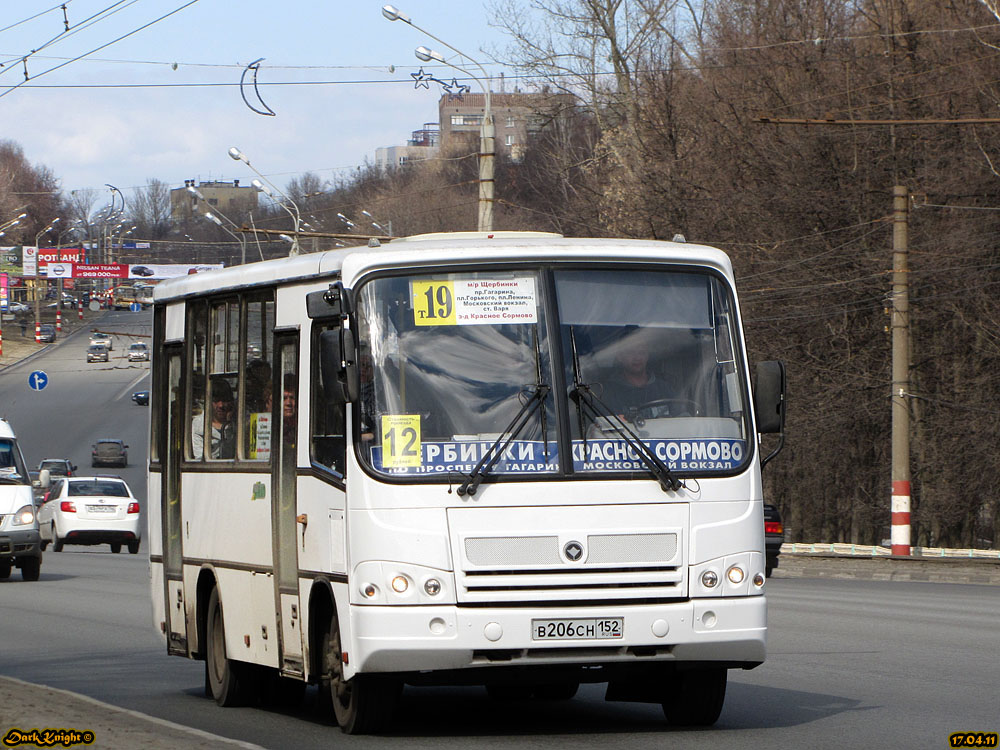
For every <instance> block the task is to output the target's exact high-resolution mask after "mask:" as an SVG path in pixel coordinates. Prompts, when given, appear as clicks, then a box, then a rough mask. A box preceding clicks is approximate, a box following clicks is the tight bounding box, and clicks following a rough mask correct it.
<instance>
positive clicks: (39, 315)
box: [31, 219, 59, 344]
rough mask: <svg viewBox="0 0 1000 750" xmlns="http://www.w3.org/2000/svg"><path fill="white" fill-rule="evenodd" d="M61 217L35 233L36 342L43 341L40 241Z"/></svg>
mask: <svg viewBox="0 0 1000 750" xmlns="http://www.w3.org/2000/svg"><path fill="white" fill-rule="evenodd" d="M58 221H59V219H53V220H52V221H50V222H49V223H48V225H47V226H46V227H45V229H43V230H42V231H41V232H39V233H38V234H36V235H35V254H36V265H35V278H34V280H33V282H32V285H31V291H32V292H34V296H35V343H36V344H40V343H42V309H41V308H42V305H41V300H39V299H38V287H39V284H38V271H39V270H40V269H39V268H38V265H37V254H38V243H39V242H41V241H42V235H43V234H46V233H47V232H51V231H52V229H53V228H54V227H55V225H56V223H57V222H58ZM48 288H49V285H48V280H46V283H45V289H46V290H48Z"/></svg>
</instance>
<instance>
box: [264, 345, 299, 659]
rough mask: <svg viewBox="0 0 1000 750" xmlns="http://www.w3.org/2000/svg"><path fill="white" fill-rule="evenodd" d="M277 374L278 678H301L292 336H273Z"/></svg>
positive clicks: (273, 511) (273, 509)
mask: <svg viewBox="0 0 1000 750" xmlns="http://www.w3.org/2000/svg"><path fill="white" fill-rule="evenodd" d="M275 351H276V352H277V355H278V356H277V357H276V358H275V359H276V367H277V372H276V373H275V375H276V377H275V379H274V398H273V401H274V404H275V408H274V410H273V412H272V414H273V417H272V418H273V420H274V423H276V424H277V427H278V429H277V430H276V431H275V432H276V434H275V435H274V436H273V437H272V446H273V448H274V449H272V451H271V461H272V464H271V466H272V471H271V520H272V529H273V540H272V544H273V547H274V582H275V583H274V585H275V596H276V604H277V615H278V622H279V623H280V627H279V632H280V638H281V672H282V674H286V675H302V674H303V673H304V670H303V665H302V641H303V636H302V619H301V617H300V614H301V610H300V607H299V566H298V522H297V518H296V493H295V485H296V481H297V480H296V463H297V462H296V444H297V442H298V440H297V437H296V435H297V432H298V414H299V392H298V387H299V375H298V373H299V368H298V336H297V334H279V333H278V332H275Z"/></svg>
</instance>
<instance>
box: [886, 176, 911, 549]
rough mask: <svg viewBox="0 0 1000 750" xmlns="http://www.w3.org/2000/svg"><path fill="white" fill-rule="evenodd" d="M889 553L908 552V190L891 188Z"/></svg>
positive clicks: (899, 187)
mask: <svg viewBox="0 0 1000 750" xmlns="http://www.w3.org/2000/svg"><path fill="white" fill-rule="evenodd" d="M892 199H893V205H892V208H893V212H892V214H893V215H892V528H891V531H890V534H889V536H890V538H891V540H892V554H893V555H902V556H904V557H909V555H910V497H911V496H910V404H909V397H910V395H909V390H910V296H909V286H908V280H907V278H906V276H907V272H908V270H909V269H908V267H907V257H906V255H907V229H908V226H907V221H908V219H907V212H908V209H909V205H910V193H909V190H907V188H906V187H904V186H902V185H897V186H895V187H894V188H893V191H892Z"/></svg>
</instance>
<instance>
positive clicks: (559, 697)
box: [532, 682, 580, 701]
mask: <svg viewBox="0 0 1000 750" xmlns="http://www.w3.org/2000/svg"><path fill="white" fill-rule="evenodd" d="M579 689H580V683H579V682H554V683H551V684H549V685H536V686H535V689H534V690H533V691H532V692H533V693H534V695H535V698H537V699H538V700H542V701H568V700H571V699H573V698H574V697H575V696H576V691H577V690H579Z"/></svg>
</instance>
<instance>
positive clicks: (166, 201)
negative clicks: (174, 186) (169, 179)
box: [126, 178, 171, 240]
mask: <svg viewBox="0 0 1000 750" xmlns="http://www.w3.org/2000/svg"><path fill="white" fill-rule="evenodd" d="M126 209H127V211H128V214H129V216H130V217H131V221H132V222H133V223H134V224H135V225H136V227H137V229H136V233H137V236H140V237H146V238H148V239H151V240H158V239H163V238H164V237H166V236H167V233H168V232H169V231H170V225H171V220H170V186H169V185H167V183H165V182H163V181H162V180H158V179H155V178H153V179H149V180H147V181H146V186H145V187H143V188H136V189H135V190H133V191H132V199H131V201H129V205H128V206H126Z"/></svg>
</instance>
